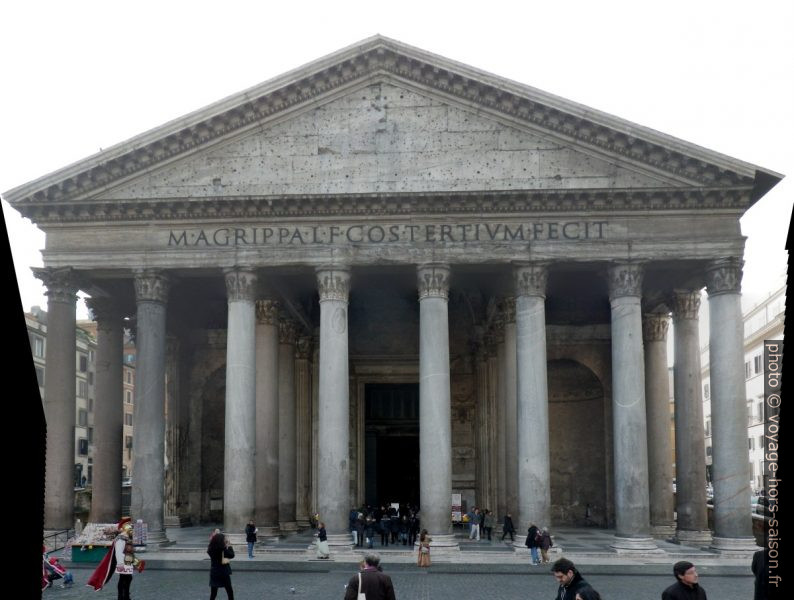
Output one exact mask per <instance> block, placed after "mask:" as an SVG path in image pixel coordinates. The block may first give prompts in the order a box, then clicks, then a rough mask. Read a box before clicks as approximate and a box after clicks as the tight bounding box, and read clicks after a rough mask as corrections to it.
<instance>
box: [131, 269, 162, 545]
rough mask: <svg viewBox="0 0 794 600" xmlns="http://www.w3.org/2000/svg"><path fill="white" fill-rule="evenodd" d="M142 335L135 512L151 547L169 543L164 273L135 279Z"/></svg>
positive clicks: (138, 347) (135, 429)
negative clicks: (165, 513)
mask: <svg viewBox="0 0 794 600" xmlns="http://www.w3.org/2000/svg"><path fill="white" fill-rule="evenodd" d="M135 295H136V298H137V304H138V310H137V319H136V323H137V334H136V340H135V343H136V358H135V361H136V362H135V408H134V413H133V442H132V456H133V464H134V465H135V466H134V470H135V475H134V477H133V478H132V500H131V509H130V510H131V512H132V515H131V516H132V518H133V520H136V519H142V520H143V522H144V523H146V524H147V525H148V527H149V542H150V543H152V544H158V543H160V542H164V541H166V537H165V529H164V525H163V501H164V489H163V481H164V475H165V467H164V464H163V457H164V453H165V414H164V413H165V336H166V332H165V318H166V298H167V295H168V280H167V279H166V277H165V276H164V275H162V274H161V273H159V272H154V271H147V272H142V273H139V274H138V275H137V276H136V278H135Z"/></svg>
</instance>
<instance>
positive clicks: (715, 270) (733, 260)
mask: <svg viewBox="0 0 794 600" xmlns="http://www.w3.org/2000/svg"><path fill="white" fill-rule="evenodd" d="M743 264H744V261H743V260H741V259H740V258H737V257H735V256H732V257H730V258H720V259H717V260H715V261H712V262H711V264H709V265H708V266H707V267H706V291H708V293H709V296H716V295H718V294H738V293H739V292H741V290H742V265H743Z"/></svg>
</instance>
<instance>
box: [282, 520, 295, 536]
mask: <svg viewBox="0 0 794 600" xmlns="http://www.w3.org/2000/svg"><path fill="white" fill-rule="evenodd" d="M278 527H279V529H281V532H282V533H283V534H284V535H289V534H290V533H297V531H298V522H297V521H284V522H283V523H279V524H278Z"/></svg>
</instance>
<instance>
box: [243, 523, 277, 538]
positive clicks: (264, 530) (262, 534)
mask: <svg viewBox="0 0 794 600" xmlns="http://www.w3.org/2000/svg"><path fill="white" fill-rule="evenodd" d="M257 529H259V532H258V533H257V534H256V539H257V541H259V542H277V541H278V540H279V538H280V537H281V530H280V529H279V528H278V525H273V526H270V527H257ZM243 541H245V535H243Z"/></svg>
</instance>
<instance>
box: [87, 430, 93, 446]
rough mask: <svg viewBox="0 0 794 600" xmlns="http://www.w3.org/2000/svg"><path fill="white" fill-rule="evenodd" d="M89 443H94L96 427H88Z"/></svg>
mask: <svg viewBox="0 0 794 600" xmlns="http://www.w3.org/2000/svg"><path fill="white" fill-rule="evenodd" d="M88 443H89V444H93V443H94V428H93V427H89V428H88Z"/></svg>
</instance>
